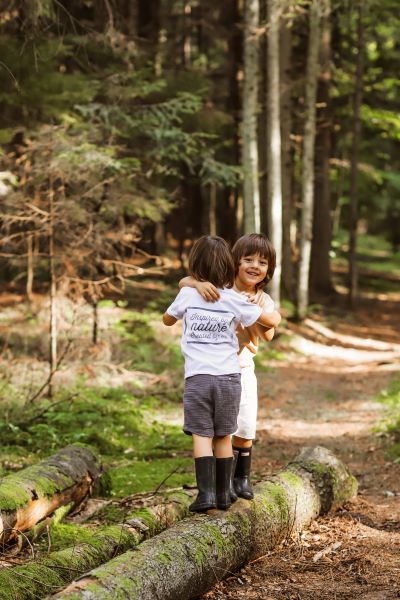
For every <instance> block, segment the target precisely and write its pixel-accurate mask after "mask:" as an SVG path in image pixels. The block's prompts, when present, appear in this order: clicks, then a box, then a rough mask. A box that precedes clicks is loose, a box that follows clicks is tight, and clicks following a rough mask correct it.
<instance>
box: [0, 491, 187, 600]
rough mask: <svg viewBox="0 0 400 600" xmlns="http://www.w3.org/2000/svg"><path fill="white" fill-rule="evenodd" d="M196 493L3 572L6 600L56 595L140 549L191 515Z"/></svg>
mask: <svg viewBox="0 0 400 600" xmlns="http://www.w3.org/2000/svg"><path fill="white" fill-rule="evenodd" d="M192 501H193V493H192V492H183V491H182V492H174V493H171V494H169V495H168V496H167V497H166V498H165V502H163V503H160V504H158V505H156V506H149V507H141V508H140V509H139V510H138V511H136V512H134V513H132V514H131V515H128V516H127V517H126V518H125V520H124V523H123V524H122V525H110V526H107V527H103V528H100V527H97V528H96V529H94V530H92V531H93V535H92V538H90V537H89V535H90V530H86V531H87V532H88V536H87V539H86V540H85V542H81V543H77V544H75V545H74V546H71V547H69V548H64V549H63V550H59V551H57V552H51V553H50V554H49V555H48V556H44V557H41V558H39V559H38V560H32V561H30V562H29V563H26V564H24V565H21V566H18V567H14V568H11V567H8V568H3V569H0V590H1V598H2V599H3V600H33V599H35V598H42V597H43V596H44V595H45V594H46V595H47V594H52V593H53V592H54V591H55V590H57V589H59V588H60V587H62V586H65V585H67V584H68V583H70V582H71V581H73V579H76V578H77V577H78V576H79V575H81V574H83V573H86V572H87V571H89V570H90V569H94V568H95V567H98V566H99V565H101V564H103V563H105V562H106V561H109V560H111V559H112V558H114V557H115V556H117V555H118V554H122V552H126V551H127V550H129V549H130V548H134V547H136V546H137V545H138V544H139V543H140V542H142V541H143V540H144V539H149V538H151V537H152V536H154V535H156V534H157V533H159V532H160V531H163V530H164V529H166V528H167V527H171V525H172V524H173V523H176V522H177V521H180V520H181V519H183V518H184V517H186V516H187V515H188V513H189V504H190V502H192Z"/></svg>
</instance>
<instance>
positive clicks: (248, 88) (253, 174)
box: [243, 0, 261, 233]
mask: <svg viewBox="0 0 400 600" xmlns="http://www.w3.org/2000/svg"><path fill="white" fill-rule="evenodd" d="M258 27H259V2H258V0H245V27H244V85H243V169H244V174H243V176H244V185H243V195H244V232H245V233H252V232H259V231H260V228H261V217H260V189H259V180H258V147H257V143H258V142H257V113H258Z"/></svg>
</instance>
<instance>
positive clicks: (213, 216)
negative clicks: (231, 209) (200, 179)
mask: <svg viewBox="0 0 400 600" xmlns="http://www.w3.org/2000/svg"><path fill="white" fill-rule="evenodd" d="M209 195H210V202H209V209H208V222H209V224H210V235H217V186H216V185H215V183H210V185H209Z"/></svg>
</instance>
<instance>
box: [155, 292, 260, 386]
mask: <svg viewBox="0 0 400 600" xmlns="http://www.w3.org/2000/svg"><path fill="white" fill-rule="evenodd" d="M219 292H220V299H219V300H217V302H212V303H211V302H206V301H205V300H203V298H202V297H201V296H200V294H199V293H198V292H197V291H196V290H195V289H194V288H190V287H184V288H182V289H181V291H180V292H179V294H178V295H177V297H176V298H175V300H174V301H173V303H172V304H171V306H170V307H169V308H168V309H167V313H168V314H169V315H171V316H172V317H175V319H183V332H182V339H181V349H182V354H183V356H184V357H185V377H191V376H192V375H200V374H208V375H229V374H230V373H239V372H240V366H239V359H238V355H237V352H238V350H239V342H238V339H237V335H236V327H237V326H238V324H239V323H240V322H241V323H242V324H243V325H244V326H245V327H248V326H250V325H252V324H253V323H255V322H256V321H257V319H258V318H259V316H260V314H261V312H262V308H261V306H258V305H257V304H251V303H250V302H248V301H247V299H246V298H245V297H244V296H243V295H241V294H238V293H237V292H235V291H234V290H232V289H229V288H224V289H220V290H219Z"/></svg>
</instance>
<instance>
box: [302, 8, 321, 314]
mask: <svg viewBox="0 0 400 600" xmlns="http://www.w3.org/2000/svg"><path fill="white" fill-rule="evenodd" d="M320 10H321V7H320V0H313V1H312V4H311V6H310V33H309V39H308V56H307V73H306V92H305V112H306V121H305V125H304V140H303V164H302V207H301V225H300V263H299V275H298V282H297V316H298V318H300V319H304V317H305V316H306V313H307V308H308V297H309V274H310V257H311V242H312V222H313V206H314V154H315V148H314V144H315V118H316V111H315V103H316V90H317V78H318V48H319V36H320Z"/></svg>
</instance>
